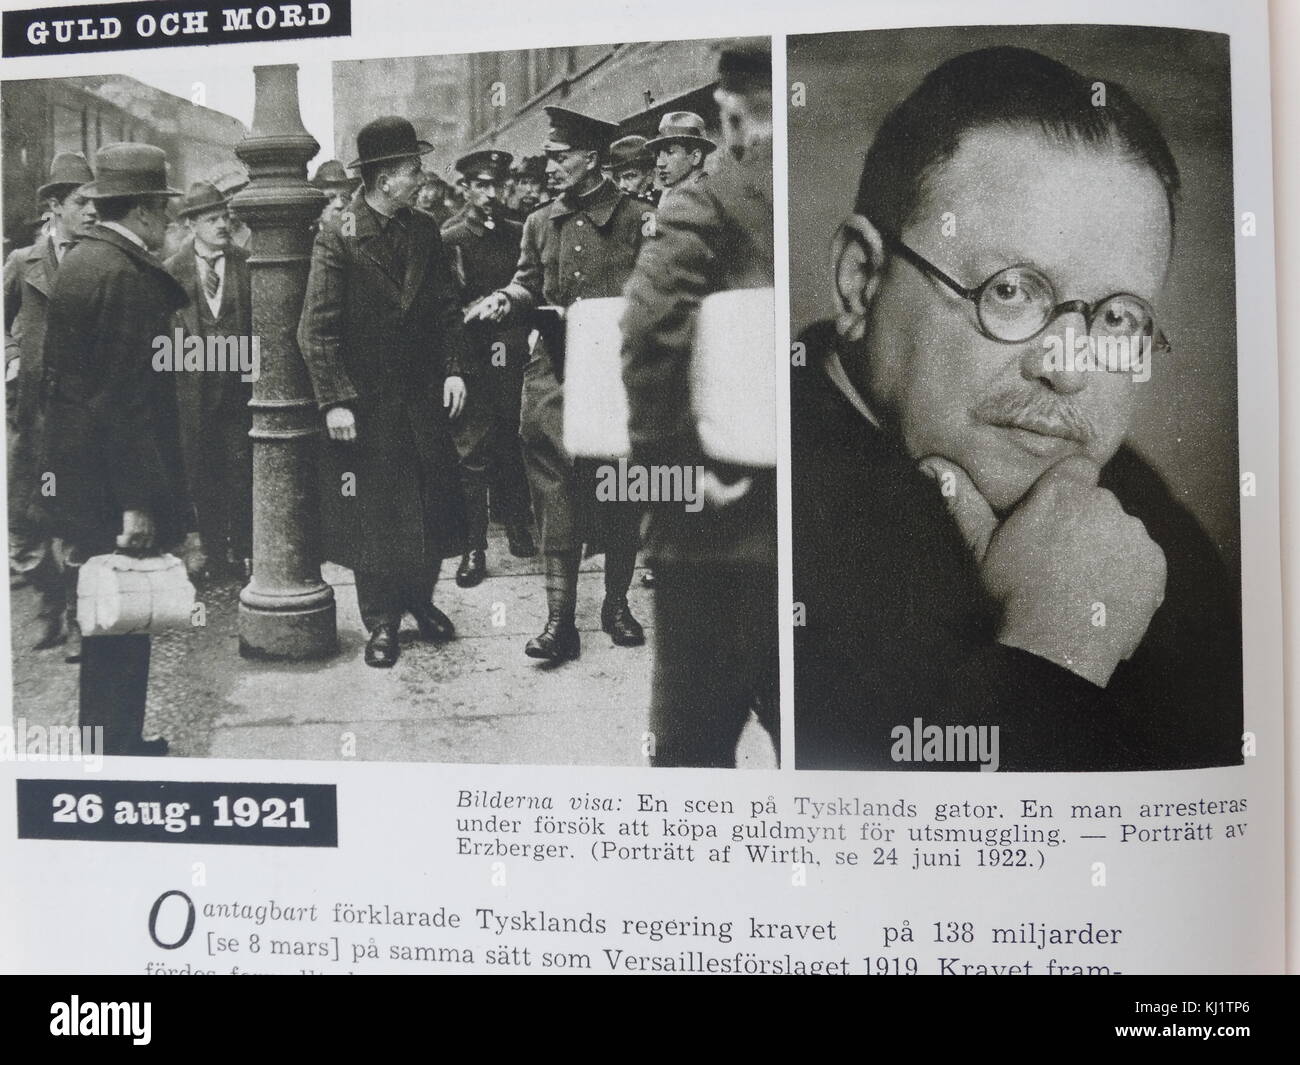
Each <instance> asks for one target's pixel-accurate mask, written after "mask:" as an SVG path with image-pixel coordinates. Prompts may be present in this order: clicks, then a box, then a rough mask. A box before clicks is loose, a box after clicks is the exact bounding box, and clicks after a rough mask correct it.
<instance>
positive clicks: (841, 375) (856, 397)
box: [825, 351, 881, 429]
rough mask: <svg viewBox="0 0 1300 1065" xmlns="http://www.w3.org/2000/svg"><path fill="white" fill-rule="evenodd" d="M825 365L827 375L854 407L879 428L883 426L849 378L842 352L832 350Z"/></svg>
mask: <svg viewBox="0 0 1300 1065" xmlns="http://www.w3.org/2000/svg"><path fill="white" fill-rule="evenodd" d="M825 365H826V376H827V377H829V378H830V379H831V383H832V384H834V385H835V387H836V388H838V389H839V390H840V391H841V392H842V393H843V394H844V398H845V399H847V400H848V401H849V402H850V403H851V404H852V405H853V409H854V410H856V411H857V412H858V413H859V414H861V415H862V417H864V418H866V419H867V421H869V422H870V423H871V424H872V425H874V426H875V427H876V428H877V429H879V428H881V425H880V421H879V420H878V419H877V418H876V416H875V415H874V414H872V413H871V408H870V407H868V406H867V401H866V400H865V399H863V398H862V394H861V393H860V392H859V391H858V390H857V389H856V388H854V387H853V383H852V382H851V381H850V380H849V375H848V374H847V373H846V372H845V370H844V363H842V362H840V353H839V352H838V351H833V352H831V354H830V356H829V357H828V358H827V359H826V364H825Z"/></svg>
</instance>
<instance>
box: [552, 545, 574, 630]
mask: <svg viewBox="0 0 1300 1065" xmlns="http://www.w3.org/2000/svg"><path fill="white" fill-rule="evenodd" d="M580 556H581V552H580V551H579V550H577V549H574V550H570V551H554V552H547V554H546V568H545V574H546V608H547V611H548V613H549V614H550V616H551V617H553V618H557V619H558V620H559V621H561V622H564V623H565V624H566V625H572V624H573V619H574V615H575V614H576V613H577V608H578V563H579V561H580Z"/></svg>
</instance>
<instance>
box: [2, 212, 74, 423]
mask: <svg viewBox="0 0 1300 1065" xmlns="http://www.w3.org/2000/svg"><path fill="white" fill-rule="evenodd" d="M70 250H71V249H69V251H70ZM65 254H66V253H65ZM58 272H59V261H58V259H57V258H56V257H55V255H54V241H53V240H52V239H51V238H50V235H49V234H48V233H42V234H41V235H40V236H39V237H38V238H37V239H36V243H35V244H33V245H32V246H31V247H29V248H19V249H18V250H17V251H14V252H13V253H12V254H10V256H9V258H8V260H6V262H5V267H4V287H5V366H6V368H7V367H8V366H9V364H10V363H11V362H13V360H14V359H19V360H20V361H19V364H18V377H17V380H16V381H15V384H16V385H17V391H18V402H17V404H16V406H15V409H14V417H15V420H16V421H17V423H18V425H19V426H20V427H22V428H23V429H24V430H26V429H30V428H31V427H32V426H33V424H34V423H35V421H36V416H37V408H38V404H37V399H38V396H39V393H40V387H41V378H42V377H43V376H44V372H43V368H44V362H43V355H44V352H43V349H44V346H45V318H46V314H47V312H48V311H49V305H50V291H51V290H52V289H53V287H54V279H55V277H56V276H58Z"/></svg>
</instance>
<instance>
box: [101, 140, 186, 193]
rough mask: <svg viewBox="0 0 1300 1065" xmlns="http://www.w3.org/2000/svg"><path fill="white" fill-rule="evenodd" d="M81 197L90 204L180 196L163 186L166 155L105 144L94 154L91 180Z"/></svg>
mask: <svg viewBox="0 0 1300 1065" xmlns="http://www.w3.org/2000/svg"><path fill="white" fill-rule="evenodd" d="M81 194H82V195H83V196H85V197H86V198H87V199H91V200H109V199H115V198H117V197H119V196H180V195H182V193H181V191H180V189H174V188H172V187H171V186H170V185H168V184H167V153H166V152H164V151H163V150H162V149H161V148H155V147H154V146H153V145H152V144H131V143H118V144H106V145H104V147H102V148H100V149H99V151H97V152H96V153H95V180H94V181H92V182H91V183H90V184H89V185H87V186H85V187H84V188H83V189H82V190H81Z"/></svg>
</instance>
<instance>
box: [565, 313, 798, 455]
mask: <svg viewBox="0 0 1300 1065" xmlns="http://www.w3.org/2000/svg"><path fill="white" fill-rule="evenodd" d="M626 306H627V301H626V300H625V299H623V297H621V296H614V297H609V298H606V299H592V300H582V301H580V302H578V303H575V304H573V305H572V306H571V307H570V308H569V309H568V312H567V315H566V323H567V324H566V332H565V347H566V353H565V359H564V363H565V371H564V446H565V448H566V449H567V450H568V451H569V453H570V454H572V455H578V456H581V457H584V458H622V457H624V456H626V455H627V454H628V453H629V451H630V446H629V443H628V433H627V417H628V407H627V393H626V391H625V390H624V388H623V367H622V362H621V355H620V349H621V348H622V343H623V337H622V334H621V333H620V331H619V320H620V319H621V318H622V316H623V311H624V308H625V307H626ZM774 310H775V302H774V292H773V290H772V289H770V288H755V289H737V290H734V291H731V292H719V293H717V294H715V295H712V296H709V297H708V298H707V299H705V300H704V301H703V303H702V304H701V305H700V313H699V320H698V322H697V325H696V333H695V352H694V357H693V359H692V363H691V402H692V405H693V406H694V408H695V420H696V424H697V427H698V431H699V436H700V443H701V444H702V445H703V447H704V452H705V454H706V455H708V456H709V457H710V458H712V459H716V460H718V461H719V462H731V463H736V464H738V465H742V466H758V467H774V466H775V465H776V359H775V350H774V344H773V340H774V334H775V326H774Z"/></svg>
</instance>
